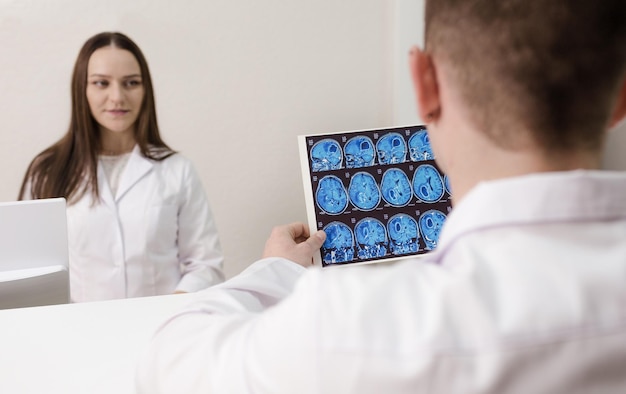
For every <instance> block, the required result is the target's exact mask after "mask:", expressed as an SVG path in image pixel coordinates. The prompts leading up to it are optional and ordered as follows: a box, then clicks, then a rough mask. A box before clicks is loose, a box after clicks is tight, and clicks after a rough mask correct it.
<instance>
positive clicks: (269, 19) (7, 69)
mask: <svg viewBox="0 0 626 394" xmlns="http://www.w3.org/2000/svg"><path fill="white" fill-rule="evenodd" d="M392 8H393V3H392V2H390V1H385V0H342V1H334V0H294V1H283V0H265V1H253V0H235V1H228V0H198V1H194V0H182V1H170V0H134V1H128V0H107V1H95V0H54V1H47V0H14V1H11V0H0V48H1V49H2V55H1V56H0V119H2V129H1V132H0V157H1V158H2V166H0V179H2V182H1V183H0V201H9V200H14V199H15V198H16V195H17V192H18V188H19V185H20V182H21V178H22V176H23V173H24V171H25V170H26V167H27V165H28V163H29V161H30V160H31V159H32V157H33V156H34V155H35V154H36V153H38V152H39V151H41V150H42V149H44V148H45V147H46V146H48V145H49V144H51V143H52V142H54V141H55V140H56V139H58V138H59V137H60V136H61V135H62V134H63V133H64V132H65V129H66V127H67V122H68V119H69V109H70V96H69V81H70V75H71V69H72V66H73V62H74V60H75V58H76V55H77V52H78V50H79V48H80V46H81V45H82V43H83V42H84V41H85V40H86V39H87V38H88V37H89V36H91V35H93V34H95V33H98V32H100V31H105V30H118V31H122V32H124V33H126V34H128V35H129V36H130V37H131V38H133V39H134V40H135V41H136V42H137V43H138V44H139V46H140V47H141V48H142V50H143V51H144V54H145V55H146V57H147V59H148V62H149V65H150V67H151V72H152V75H153V79H154V84H155V89H156V100H157V109H158V118H159V122H160V126H161V131H162V134H163V137H164V139H165V140H166V142H168V143H169V144H170V145H171V146H172V147H174V148H175V149H177V150H179V151H180V152H181V153H183V154H184V155H186V156H187V157H189V158H191V159H192V160H193V162H194V163H195V165H196V167H197V169H198V171H199V172H200V174H201V177H202V179H203V181H204V184H205V187H206V189H207V192H208V195H209V198H210V201H211V204H212V207H213V210H214V213H215V216H216V219H217V224H218V227H219V231H220V234H221V238H222V243H223V247H224V252H225V256H226V273H227V275H228V276H232V275H234V274H235V273H238V272H239V271H241V270H242V269H243V268H245V267H246V266H247V265H248V264H249V263H251V262H252V261H253V260H255V259H257V258H258V257H259V256H260V253H261V251H262V248H263V245H264V242H265V238H266V236H267V235H268V234H269V232H270V230H271V227H272V226H274V225H276V224H279V223H283V222H290V221H295V220H301V221H304V220H306V215H305V211H304V209H305V208H304V200H303V188H302V183H301V177H300V171H299V164H298V163H299V161H298V150H297V142H296V136H297V135H298V134H305V133H322V132H331V131H340V130H350V129H358V128H371V127H379V126H389V125H391V121H392V117H391V111H392V108H391V107H392V106H391V94H392V93H391V80H392V70H391V68H392V63H393V62H392V61H391V43H392V40H393V37H392V36H393V33H392V28H391V24H392V20H393V12H392Z"/></svg>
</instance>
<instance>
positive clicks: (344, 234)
mask: <svg viewBox="0 0 626 394" xmlns="http://www.w3.org/2000/svg"><path fill="white" fill-rule="evenodd" d="M324 232H325V233H326V241H324V244H323V245H322V259H323V260H324V263H326V264H335V263H345V262H349V261H352V260H353V259H354V236H353V235H352V230H350V228H349V227H348V226H346V225H345V224H343V223H340V222H332V223H329V224H328V225H327V226H326V227H324Z"/></svg>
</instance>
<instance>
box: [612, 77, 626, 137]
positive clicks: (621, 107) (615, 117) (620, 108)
mask: <svg viewBox="0 0 626 394" xmlns="http://www.w3.org/2000/svg"><path fill="white" fill-rule="evenodd" d="M625 117H626V78H625V79H624V82H623V83H622V88H621V89H620V91H619V94H618V96H617V101H616V102H615V107H614V108H613V114H612V115H611V120H610V121H609V129H611V128H613V127H614V126H616V125H617V124H618V123H619V122H621V121H622V120H624V118H625Z"/></svg>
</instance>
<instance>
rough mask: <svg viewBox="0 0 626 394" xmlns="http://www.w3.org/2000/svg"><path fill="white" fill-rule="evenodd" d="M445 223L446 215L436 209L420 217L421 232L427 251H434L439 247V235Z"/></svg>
mask: <svg viewBox="0 0 626 394" xmlns="http://www.w3.org/2000/svg"><path fill="white" fill-rule="evenodd" d="M445 221H446V215H444V214H443V213H442V212H440V211H437V210H435V209H431V210H430V211H426V212H424V213H423V214H422V216H420V218H419V225H420V231H421V233H422V239H423V240H424V243H425V244H426V249H427V250H433V249H435V248H436V247H437V244H438V243H439V233H441V228H442V227H443V224H444V222H445Z"/></svg>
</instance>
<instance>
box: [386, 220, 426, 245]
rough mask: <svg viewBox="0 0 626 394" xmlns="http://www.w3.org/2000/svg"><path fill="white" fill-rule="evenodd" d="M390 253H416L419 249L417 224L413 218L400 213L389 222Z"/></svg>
mask: <svg viewBox="0 0 626 394" xmlns="http://www.w3.org/2000/svg"><path fill="white" fill-rule="evenodd" d="M387 231H388V232H389V251H390V252H391V253H392V254H394V255H401V254H408V253H416V252H417V251H418V249H419V247H418V238H419V233H418V230H417V222H416V221H415V219H413V218H412V217H411V216H409V215H407V214H404V213H399V214H397V215H394V216H393V217H392V218H391V219H389V221H388V222H387Z"/></svg>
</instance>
